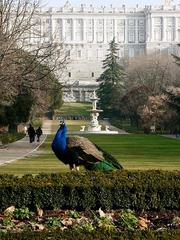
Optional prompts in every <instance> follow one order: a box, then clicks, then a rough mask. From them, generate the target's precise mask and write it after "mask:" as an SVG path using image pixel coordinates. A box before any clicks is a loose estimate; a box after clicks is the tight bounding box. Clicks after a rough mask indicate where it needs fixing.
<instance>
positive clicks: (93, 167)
mask: <svg viewBox="0 0 180 240" xmlns="http://www.w3.org/2000/svg"><path fill="white" fill-rule="evenodd" d="M86 169H87V170H90V171H103V172H106V171H113V170H115V169H116V168H115V167H114V166H113V164H112V163H110V162H107V161H105V160H104V161H102V162H97V163H91V164H88V165H86Z"/></svg>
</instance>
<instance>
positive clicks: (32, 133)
mask: <svg viewBox="0 0 180 240" xmlns="http://www.w3.org/2000/svg"><path fill="white" fill-rule="evenodd" d="M27 132H28V135H29V142H30V143H32V142H34V139H35V135H36V132H35V130H34V128H33V126H32V125H31V124H29V127H28V130H27Z"/></svg>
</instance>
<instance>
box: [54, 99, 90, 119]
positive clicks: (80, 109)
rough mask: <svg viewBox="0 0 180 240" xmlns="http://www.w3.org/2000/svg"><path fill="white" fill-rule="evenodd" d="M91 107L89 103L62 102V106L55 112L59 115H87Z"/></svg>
mask: <svg viewBox="0 0 180 240" xmlns="http://www.w3.org/2000/svg"><path fill="white" fill-rule="evenodd" d="M91 108H92V104H91V103H68V102H67V103H64V104H63V106H62V107H61V108H60V109H59V110H56V114H59V115H60V116H67V115H82V116H89V112H88V111H87V110H90V109H91Z"/></svg>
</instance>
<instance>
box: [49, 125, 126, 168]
mask: <svg viewBox="0 0 180 240" xmlns="http://www.w3.org/2000/svg"><path fill="white" fill-rule="evenodd" d="M52 150H53V152H54V153H55V155H56V157H57V158H58V159H59V160H61V161H62V162H63V163H64V164H69V167H70V169H71V170H74V169H76V170H79V166H80V165H83V166H84V167H85V169H86V170H94V171H98V170H99V171H111V170H115V169H122V168H123V167H122V166H121V165H120V164H119V163H118V161H117V160H116V159H115V158H114V157H113V156H112V155H110V154H109V153H107V152H105V151H104V150H102V149H101V148H100V147H98V146H97V145H95V144H94V143H92V142H91V141H90V140H89V139H87V138H85V137H82V136H76V135H74V136H69V137H67V126H66V124H65V123H64V122H61V123H60V127H59V129H58V130H57V133H56V135H55V137H54V139H53V142H52Z"/></svg>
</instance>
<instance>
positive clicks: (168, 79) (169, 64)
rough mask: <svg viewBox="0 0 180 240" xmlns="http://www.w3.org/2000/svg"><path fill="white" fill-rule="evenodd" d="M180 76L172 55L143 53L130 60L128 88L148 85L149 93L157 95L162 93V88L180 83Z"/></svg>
mask: <svg viewBox="0 0 180 240" xmlns="http://www.w3.org/2000/svg"><path fill="white" fill-rule="evenodd" d="M179 76H180V70H179V69H178V67H177V65H176V64H175V61H174V59H173V57H172V56H169V55H165V54H161V55H155V54H152V55H142V56H139V57H136V58H134V59H132V60H131V61H130V62H129V66H128V68H127V79H126V89H127V91H129V90H131V89H133V88H137V87H140V86H146V87H147V88H148V89H149V91H148V95H151V96H153V95H154V96H156V95H158V94H160V93H162V88H165V87H167V86H172V85H180V80H179Z"/></svg>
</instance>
